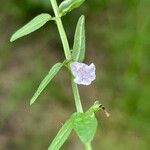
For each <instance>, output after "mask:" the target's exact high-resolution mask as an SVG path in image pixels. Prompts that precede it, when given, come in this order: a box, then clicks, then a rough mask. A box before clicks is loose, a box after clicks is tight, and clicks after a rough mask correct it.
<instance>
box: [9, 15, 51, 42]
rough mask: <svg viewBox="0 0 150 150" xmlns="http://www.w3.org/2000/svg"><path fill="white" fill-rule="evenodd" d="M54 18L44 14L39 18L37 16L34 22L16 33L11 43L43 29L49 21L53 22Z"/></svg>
mask: <svg viewBox="0 0 150 150" xmlns="http://www.w3.org/2000/svg"><path fill="white" fill-rule="evenodd" d="M51 19H52V17H51V16H50V15H49V14H46V13H43V14H40V15H38V16H36V17H35V18H34V19H33V20H31V21H30V22H29V23H27V24H26V25H25V26H23V27H22V28H21V29H19V30H18V31H16V32H15V33H14V34H13V35H12V37H11V39H10V41H11V42H13V41H15V40H16V39H18V38H21V37H23V36H25V35H27V34H30V33H32V32H34V31H36V30H37V29H39V28H40V27H42V26H43V25H44V24H45V23H46V22H47V21H49V20H51Z"/></svg>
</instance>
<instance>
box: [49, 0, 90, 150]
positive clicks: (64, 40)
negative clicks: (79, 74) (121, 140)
mask: <svg viewBox="0 0 150 150" xmlns="http://www.w3.org/2000/svg"><path fill="white" fill-rule="evenodd" d="M50 2H51V4H52V8H53V10H54V14H55V17H56V24H57V27H58V31H59V34H60V37H61V41H62V44H63V48H64V52H65V57H66V59H67V60H71V52H70V48H69V43H68V39H67V36H66V33H65V30H64V27H63V24H62V21H61V18H60V16H59V8H58V5H57V2H56V0H50ZM72 89H73V94H74V99H75V104H76V109H77V112H83V108H82V104H81V100H80V95H79V90H78V86H77V84H76V83H75V82H74V81H73V80H72ZM85 148H86V150H92V147H91V143H87V144H85Z"/></svg>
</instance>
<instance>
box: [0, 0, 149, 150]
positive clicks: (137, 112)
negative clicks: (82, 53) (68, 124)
mask: <svg viewBox="0 0 150 150" xmlns="http://www.w3.org/2000/svg"><path fill="white" fill-rule="evenodd" d="M59 2H61V1H59ZM41 12H50V13H51V14H53V12H52V10H51V5H50V2H49V0H7V1H6V0H1V5H0V150H45V149H47V147H48V146H49V144H50V142H51V140H52V139H53V138H54V136H55V135H56V133H57V131H58V130H59V128H60V127H61V126H62V123H63V122H64V121H65V120H66V119H67V118H68V117H69V116H70V115H71V114H72V113H73V112H74V111H75V105H74V100H73V96H72V91H71V85H70V82H69V76H68V73H67V71H66V70H65V69H63V70H62V71H61V72H60V73H59V75H58V76H57V77H56V78H55V79H54V80H53V81H52V83H51V84H50V85H49V86H48V87H47V88H46V89H45V90H44V93H43V94H42V95H41V96H40V97H39V99H38V101H37V103H35V104H34V105H33V106H32V107H30V106H29V101H30V98H31V97H32V95H33V93H34V91H35V90H36V88H37V86H38V85H39V83H40V81H41V80H42V79H43V77H44V76H45V75H46V73H47V72H48V70H49V69H50V67H51V66H52V65H53V64H54V63H55V62H58V61H59V60H63V59H64V55H63V50H62V44H61V41H60V38H59V34H58V31H57V28H56V25H55V24H54V23H53V22H52V23H49V24H47V25H46V26H45V27H44V28H42V29H40V30H39V31H37V32H35V33H33V34H31V35H29V36H26V37H25V38H23V39H21V40H18V41H16V42H15V43H10V42H9V38H10V36H11V34H12V33H13V32H14V31H16V30H17V29H18V28H19V27H20V26H22V25H24V23H26V22H28V21H29V20H30V19H32V18H33V17H34V16H36V15H37V14H40V13H41ZM81 14H85V16H86V41H87V53H86V60H85V61H86V63H90V62H94V63H95V64H96V67H97V80H96V81H95V82H94V83H93V84H92V85H91V86H88V87H85V86H81V87H80V93H81V97H82V103H83V105H84V110H86V109H88V108H89V107H90V106H91V105H92V104H93V103H94V101H95V100H100V102H101V103H102V104H103V105H104V106H106V108H107V109H108V110H109V112H110V114H111V116H110V118H106V117H105V116H104V114H103V113H102V112H99V113H97V118H98V121H99V128H98V130H97V133H96V136H95V139H94V141H93V147H94V148H93V149H94V150H149V149H150V143H149V142H150V1H149V0H87V2H85V3H84V5H82V6H81V7H80V8H79V9H77V10H74V11H72V12H71V13H70V14H68V15H67V16H65V17H63V23H64V26H65V30H66V32H67V35H68V37H69V39H70V46H71V45H72V43H73V36H74V30H75V26H76V22H77V20H78V18H79V16H80V15H81ZM62 150H83V145H82V143H80V141H79V139H78V137H77V136H76V134H75V133H72V134H71V136H70V138H69V140H67V142H66V143H65V145H64V146H63V148H62Z"/></svg>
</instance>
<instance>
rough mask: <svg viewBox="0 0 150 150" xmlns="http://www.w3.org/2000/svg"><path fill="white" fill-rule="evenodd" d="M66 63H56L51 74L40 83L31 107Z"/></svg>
mask: <svg viewBox="0 0 150 150" xmlns="http://www.w3.org/2000/svg"><path fill="white" fill-rule="evenodd" d="M63 64H64V63H56V64H55V65H54V66H53V67H52V68H51V69H50V71H49V73H48V74H47V75H46V76H45V78H44V79H43V81H42V82H41V83H40V85H39V87H38V89H37V91H36V92H35V94H34V95H33V97H32V99H31V101H30V105H32V104H33V103H34V102H35V101H36V99H37V98H38V96H39V95H40V94H41V92H42V91H43V90H44V89H45V87H46V86H47V85H48V83H49V82H50V81H51V80H52V79H53V78H54V77H55V75H56V74H57V73H58V71H59V70H60V69H61V67H62V66H63Z"/></svg>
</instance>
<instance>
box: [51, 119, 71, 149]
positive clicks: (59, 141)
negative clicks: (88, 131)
mask: <svg viewBox="0 0 150 150" xmlns="http://www.w3.org/2000/svg"><path fill="white" fill-rule="evenodd" d="M72 128H73V126H72V120H71V119H68V120H67V121H66V123H65V124H64V125H63V126H62V128H61V129H60V130H59V132H58V133H57V135H56V137H55V138H54V140H53V141H52V143H51V145H50V147H49V148H48V150H59V149H60V148H61V146H62V145H63V144H64V142H65V141H66V140H67V138H68V137H69V135H70V133H71V131H72Z"/></svg>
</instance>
